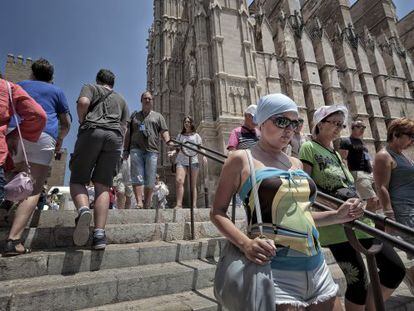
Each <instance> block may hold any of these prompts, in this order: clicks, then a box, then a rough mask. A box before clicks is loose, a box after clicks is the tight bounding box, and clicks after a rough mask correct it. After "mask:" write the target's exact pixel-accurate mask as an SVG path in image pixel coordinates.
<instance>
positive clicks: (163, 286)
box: [0, 260, 215, 311]
mask: <svg viewBox="0 0 414 311" xmlns="http://www.w3.org/2000/svg"><path fill="white" fill-rule="evenodd" d="M214 269H215V266H214V265H213V264H211V263H209V262H207V261H203V260H190V261H182V262H179V263H178V262H174V263H165V264H155V265H147V266H146V267H145V269H143V267H139V269H138V268H130V267H128V268H123V269H110V270H102V271H96V272H83V273H79V274H76V275H73V276H60V275H59V276H42V277H37V278H32V279H31V280H30V282H27V280H25V279H20V280H13V281H2V282H0V306H8V307H7V309H10V310H21V311H24V310H31V307H32V306H36V308H37V309H39V310H40V309H45V310H51V309H53V310H55V309H57V308H62V307H63V308H64V309H65V310H66V309H68V310H73V309H81V308H88V307H95V306H100V305H104V304H108V303H116V302H122V301H126V300H137V299H143V298H148V297H155V296H161V295H168V294H173V293H179V292H184V291H190V290H194V289H200V288H205V287H209V286H212V277H211V276H212V275H214Z"/></svg>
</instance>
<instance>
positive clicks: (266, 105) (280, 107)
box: [255, 93, 298, 125]
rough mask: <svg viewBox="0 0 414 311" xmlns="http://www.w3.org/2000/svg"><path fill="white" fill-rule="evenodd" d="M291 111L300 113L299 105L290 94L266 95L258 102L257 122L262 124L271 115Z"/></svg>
mask: <svg viewBox="0 0 414 311" xmlns="http://www.w3.org/2000/svg"><path fill="white" fill-rule="evenodd" d="M289 111H291V112H296V113H298V106H297V105H296V103H295V102H294V101H293V100H292V99H290V98H289V97H288V96H286V95H283V94H280V93H275V94H269V95H265V96H262V97H261V98H260V99H259V102H258V103H257V111H256V116H255V122H256V124H258V125H262V124H263V122H265V121H266V120H267V119H269V118H270V117H271V116H274V115H277V114H282V113H285V112H289Z"/></svg>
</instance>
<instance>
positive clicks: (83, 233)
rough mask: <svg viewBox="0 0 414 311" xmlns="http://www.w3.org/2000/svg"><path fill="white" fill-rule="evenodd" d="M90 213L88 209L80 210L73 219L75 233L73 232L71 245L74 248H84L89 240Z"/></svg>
mask: <svg viewBox="0 0 414 311" xmlns="http://www.w3.org/2000/svg"><path fill="white" fill-rule="evenodd" d="M91 220H92V213H91V211H90V210H89V209H84V210H82V211H81V212H80V213H79V215H78V217H76V219H75V224H76V227H75V231H74V232H73V243H74V244H75V245H76V246H84V245H86V243H87V242H88V240H89V226H90V224H91Z"/></svg>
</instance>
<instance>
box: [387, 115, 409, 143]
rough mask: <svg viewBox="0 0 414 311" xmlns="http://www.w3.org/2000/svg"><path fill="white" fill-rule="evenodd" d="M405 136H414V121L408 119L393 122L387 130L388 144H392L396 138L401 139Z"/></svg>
mask: <svg viewBox="0 0 414 311" xmlns="http://www.w3.org/2000/svg"><path fill="white" fill-rule="evenodd" d="M403 134H408V135H411V134H414V121H413V120H411V119H407V118H398V119H395V120H392V121H391V123H390V125H389V126H388V130H387V142H390V141H392V139H393V138H394V137H400V136H401V135H403Z"/></svg>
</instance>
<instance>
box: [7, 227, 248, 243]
mask: <svg viewBox="0 0 414 311" xmlns="http://www.w3.org/2000/svg"><path fill="white" fill-rule="evenodd" d="M236 225H237V226H238V227H239V228H240V229H242V230H244V229H245V222H244V221H242V220H240V221H236ZM190 228H191V225H190V223H189V222H186V223H184V222H182V223H179V222H172V223H149V224H143V223H136V224H112V225H107V226H106V230H105V231H106V236H107V239H108V243H109V244H125V243H139V242H149V241H158V240H163V241H174V240H189V239H191V230H190ZM73 230H74V228H73V227H70V228H69V227H55V228H29V229H26V230H25V232H24V236H23V238H24V239H25V241H26V242H25V245H26V247H31V248H32V249H54V248H59V247H73V246H74V245H73V239H72V237H73ZM7 234H8V230H7V229H0V241H2V242H1V243H4V241H5V240H6V237H7ZM220 236H221V233H220V232H219V231H218V229H217V228H216V227H215V226H214V225H213V223H212V222H210V221H206V222H196V223H195V224H194V238H195V239H202V238H215V237H220ZM91 242H92V238H91V237H90V239H89V241H88V245H90V244H91Z"/></svg>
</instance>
